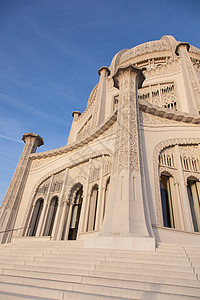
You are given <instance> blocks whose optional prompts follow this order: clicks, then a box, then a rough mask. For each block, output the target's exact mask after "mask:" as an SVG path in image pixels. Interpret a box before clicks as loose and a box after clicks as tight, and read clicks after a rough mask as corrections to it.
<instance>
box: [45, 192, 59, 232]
mask: <svg viewBox="0 0 200 300" xmlns="http://www.w3.org/2000/svg"><path fill="white" fill-rule="evenodd" d="M57 207H58V197H57V196H55V197H53V198H52V199H51V203H50V206H49V211H48V214H47V219H46V224H45V228H44V234H43V235H45V236H50V235H51V233H52V230H53V225H54V221H55V217H56V212H57Z"/></svg>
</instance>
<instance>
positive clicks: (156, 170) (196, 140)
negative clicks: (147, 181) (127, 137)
mask: <svg viewBox="0 0 200 300" xmlns="http://www.w3.org/2000/svg"><path fill="white" fill-rule="evenodd" d="M198 144H200V138H177V139H170V140H166V141H163V142H161V143H159V144H158V145H157V146H156V147H155V149H154V152H153V168H154V185H155V198H154V199H155V202H154V205H155V211H156V224H157V225H158V226H162V225H163V220H162V207H161V201H160V181H159V155H160V153H161V151H162V150H163V149H165V148H167V147H172V146H175V145H198Z"/></svg>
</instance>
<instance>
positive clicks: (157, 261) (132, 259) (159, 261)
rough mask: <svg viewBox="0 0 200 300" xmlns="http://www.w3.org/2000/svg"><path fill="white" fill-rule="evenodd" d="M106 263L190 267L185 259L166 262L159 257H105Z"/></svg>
mask: <svg viewBox="0 0 200 300" xmlns="http://www.w3.org/2000/svg"><path fill="white" fill-rule="evenodd" d="M105 260H106V261H119V262H123V261H125V262H144V263H153V264H163V265H166V264H167V265H178V266H179V265H182V264H183V265H188V266H189V265H191V264H190V261H189V260H188V258H187V257H183V258H177V259H176V258H175V259H170V260H167V259H166V258H163V257H159V258H155V257H130V258H129V257H126V256H122V257H121V256H117V257H116V256H113V255H112V256H106V257H105Z"/></svg>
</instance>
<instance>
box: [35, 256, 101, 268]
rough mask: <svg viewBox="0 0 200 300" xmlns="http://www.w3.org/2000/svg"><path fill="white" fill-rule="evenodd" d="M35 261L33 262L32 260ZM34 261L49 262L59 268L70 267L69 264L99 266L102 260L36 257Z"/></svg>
mask: <svg viewBox="0 0 200 300" xmlns="http://www.w3.org/2000/svg"><path fill="white" fill-rule="evenodd" d="M103 259H104V260H105V258H102V260H103ZM31 261H33V260H31ZM34 261H36V262H48V263H49V264H51V263H53V264H57V265H58V266H59V265H60V264H61V265H68V264H70V265H71V264H73V265H74V266H76V265H81V264H82V265H87V264H88V265H95V264H97V265H99V264H100V261H101V260H100V259H98V258H97V259H95V258H93V256H92V257H91V258H68V257H65V258H60V257H46V256H43V257H35V259H34Z"/></svg>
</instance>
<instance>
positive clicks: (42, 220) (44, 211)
mask: <svg viewBox="0 0 200 300" xmlns="http://www.w3.org/2000/svg"><path fill="white" fill-rule="evenodd" d="M53 178H54V175H52V176H51V179H50V182H49V187H48V191H47V195H46V200H45V199H44V205H43V209H42V213H41V216H40V220H39V224H38V228H37V232H36V236H40V235H42V234H43V230H44V225H45V221H46V214H47V212H48V208H49V195H50V190H51V185H52V182H53Z"/></svg>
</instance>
